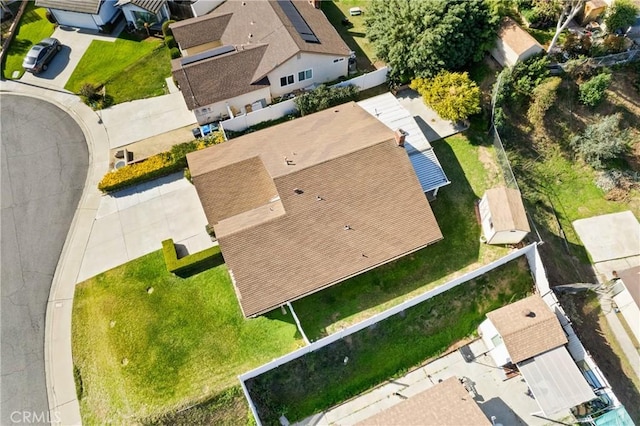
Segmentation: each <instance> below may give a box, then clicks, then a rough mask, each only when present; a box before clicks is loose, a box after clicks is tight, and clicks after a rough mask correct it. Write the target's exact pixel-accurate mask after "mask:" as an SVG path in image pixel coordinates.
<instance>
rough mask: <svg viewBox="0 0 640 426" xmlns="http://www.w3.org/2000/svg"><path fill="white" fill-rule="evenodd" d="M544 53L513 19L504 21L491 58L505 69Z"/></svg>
mask: <svg viewBox="0 0 640 426" xmlns="http://www.w3.org/2000/svg"><path fill="white" fill-rule="evenodd" d="M540 52H544V48H543V47H542V46H541V45H540V43H538V42H537V41H536V39H535V38H533V37H532V36H531V35H530V34H529V33H528V32H526V31H525V30H524V29H522V27H520V25H518V24H517V23H516V22H515V21H514V20H513V19H511V18H508V17H505V18H504V19H503V20H502V24H501V26H500V31H499V32H498V38H497V39H496V44H495V46H494V47H493V49H491V56H493V58H494V59H495V60H496V61H498V63H499V64H500V65H502V66H503V67H511V66H513V65H515V64H516V63H517V62H519V61H524V60H525V59H527V58H529V57H531V56H533V55H536V54H538V53H540Z"/></svg>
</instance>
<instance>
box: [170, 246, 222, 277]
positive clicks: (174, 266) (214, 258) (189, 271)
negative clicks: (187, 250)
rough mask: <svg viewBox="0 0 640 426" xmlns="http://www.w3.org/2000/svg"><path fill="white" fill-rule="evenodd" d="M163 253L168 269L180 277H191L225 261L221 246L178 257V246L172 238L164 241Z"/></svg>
mask: <svg viewBox="0 0 640 426" xmlns="http://www.w3.org/2000/svg"><path fill="white" fill-rule="evenodd" d="M162 254H163V256H164V261H165V263H166V264H167V270H168V271H169V272H171V273H172V274H176V275H177V276H179V277H180V278H187V277H190V276H191V275H195V274H198V273H200V272H203V271H206V270H207V269H211V268H215V267H216V266H219V265H222V264H223V263H224V259H223V258H222V253H220V246H213V247H211V248H208V249H206V250H202V251H199V252H197V253H193V254H190V255H188V256H185V257H182V258H180V259H178V254H177V253H176V246H175V245H174V244H173V240H172V239H169V240H164V241H163V242H162Z"/></svg>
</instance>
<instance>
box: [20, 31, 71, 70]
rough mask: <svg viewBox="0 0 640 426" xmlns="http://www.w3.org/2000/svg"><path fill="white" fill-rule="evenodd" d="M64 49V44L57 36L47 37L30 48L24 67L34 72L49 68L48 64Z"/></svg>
mask: <svg viewBox="0 0 640 426" xmlns="http://www.w3.org/2000/svg"><path fill="white" fill-rule="evenodd" d="M60 49H62V45H61V44H60V42H59V41H58V39H56V38H45V39H44V40H42V41H41V42H40V43H38V44H36V45H35V46H33V47H32V48H31V50H29V53H27V56H25V57H24V61H23V62H22V67H23V68H24V69H25V70H26V71H29V72H32V73H34V74H37V73H39V72H40V71H45V70H46V69H47V64H48V63H49V62H51V60H52V59H53V57H54V56H55V55H56V53H58V52H59V51H60Z"/></svg>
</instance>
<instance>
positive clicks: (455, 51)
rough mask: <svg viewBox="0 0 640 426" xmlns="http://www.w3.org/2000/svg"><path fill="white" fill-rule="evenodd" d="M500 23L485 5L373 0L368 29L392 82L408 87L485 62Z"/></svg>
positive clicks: (478, 0) (479, 0)
mask: <svg viewBox="0 0 640 426" xmlns="http://www.w3.org/2000/svg"><path fill="white" fill-rule="evenodd" d="M498 21H499V16H498V15H494V14H492V13H491V9H490V8H489V5H488V4H487V3H486V2H485V1H484V0H372V1H371V3H369V10H368V12H367V18H366V19H365V24H366V27H367V37H368V38H369V40H371V42H372V43H373V45H374V47H375V50H376V55H377V56H378V57H379V58H381V59H383V60H385V61H386V62H387V63H388V64H389V65H390V66H391V74H390V78H391V79H392V80H396V81H397V80H399V81H401V82H405V81H409V80H410V79H411V78H413V77H427V78H428V77H433V76H435V75H436V74H437V73H438V72H439V71H440V70H442V69H448V70H456V69H460V68H462V67H463V66H464V65H465V64H467V63H469V62H470V61H472V60H476V61H477V60H480V59H482V57H483V55H484V52H485V51H487V50H489V49H490V48H491V47H492V46H493V44H494V42H495V37H496V31H497V26H498Z"/></svg>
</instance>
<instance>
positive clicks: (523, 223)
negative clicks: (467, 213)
mask: <svg viewBox="0 0 640 426" xmlns="http://www.w3.org/2000/svg"><path fill="white" fill-rule="evenodd" d="M486 196H487V203H488V204H489V211H491V220H492V223H493V227H494V229H495V230H496V231H497V232H499V231H516V230H517V231H525V232H531V228H530V227H529V221H528V220H527V213H526V212H525V210H524V204H522V197H521V196H520V191H518V190H517V189H512V188H505V187H500V188H492V189H488V190H487V192H486Z"/></svg>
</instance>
